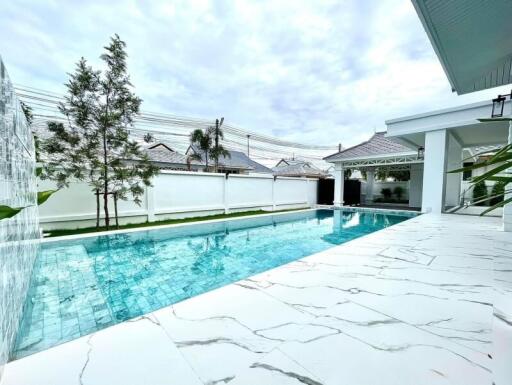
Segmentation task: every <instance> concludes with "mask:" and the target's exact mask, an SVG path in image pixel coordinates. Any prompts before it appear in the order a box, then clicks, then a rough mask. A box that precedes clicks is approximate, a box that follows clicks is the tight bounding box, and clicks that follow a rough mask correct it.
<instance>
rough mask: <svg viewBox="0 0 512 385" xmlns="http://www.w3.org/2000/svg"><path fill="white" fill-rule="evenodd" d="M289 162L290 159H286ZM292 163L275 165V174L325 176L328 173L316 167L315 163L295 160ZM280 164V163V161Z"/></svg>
mask: <svg viewBox="0 0 512 385" xmlns="http://www.w3.org/2000/svg"><path fill="white" fill-rule="evenodd" d="M286 162H288V160H286ZM291 163H292V164H288V165H284V166H278V167H274V168H273V171H274V175H277V176H309V177H318V178H321V177H325V176H327V175H328V173H326V172H325V171H323V170H320V169H319V168H318V167H315V166H314V165H313V164H311V163H309V162H306V161H299V160H293V161H291ZM278 164H279V163H278Z"/></svg>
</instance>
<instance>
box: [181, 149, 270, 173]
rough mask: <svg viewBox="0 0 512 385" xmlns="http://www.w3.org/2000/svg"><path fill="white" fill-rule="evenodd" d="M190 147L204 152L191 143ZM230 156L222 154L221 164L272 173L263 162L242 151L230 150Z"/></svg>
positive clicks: (227, 166) (226, 166)
mask: <svg viewBox="0 0 512 385" xmlns="http://www.w3.org/2000/svg"><path fill="white" fill-rule="evenodd" d="M190 148H191V149H192V151H194V153H196V154H202V153H203V151H202V150H201V149H199V148H197V146H195V145H191V146H190ZM229 154H230V155H231V156H230V157H227V156H222V157H220V158H219V166H221V167H225V168H241V169H246V170H250V171H251V172H257V173H268V174H271V173H272V170H271V169H269V168H268V167H265V166H263V165H262V164H260V163H258V162H256V161H254V160H252V159H251V158H249V157H248V156H247V155H246V154H245V153H244V152H242V151H233V150H229Z"/></svg>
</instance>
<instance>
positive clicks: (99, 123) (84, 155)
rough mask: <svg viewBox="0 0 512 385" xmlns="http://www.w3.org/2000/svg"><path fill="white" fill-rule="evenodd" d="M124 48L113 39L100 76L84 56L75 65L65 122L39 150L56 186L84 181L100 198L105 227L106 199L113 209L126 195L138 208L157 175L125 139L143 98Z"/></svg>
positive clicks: (107, 217) (50, 126) (107, 223)
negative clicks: (136, 89) (135, 86)
mask: <svg viewBox="0 0 512 385" xmlns="http://www.w3.org/2000/svg"><path fill="white" fill-rule="evenodd" d="M125 47H126V44H125V43H124V42H123V41H122V40H121V39H120V38H119V36H118V35H115V36H114V37H113V38H111V41H110V44H109V45H108V46H106V47H104V48H105V51H106V52H105V53H104V54H103V55H101V57H100V58H101V59H102V60H103V61H104V63H105V66H106V69H105V70H104V72H103V73H102V72H101V71H95V70H93V69H92V68H91V67H90V66H89V65H87V62H86V60H85V59H84V58H82V59H81V60H80V61H79V62H78V64H77V68H76V69H75V73H74V74H71V75H70V80H69V82H68V83H67V84H66V87H67V89H68V92H67V95H66V97H65V102H64V103H61V104H60V106H59V109H60V111H61V113H63V114H64V115H65V116H66V118H67V124H66V125H64V124H63V123H58V122H50V123H48V131H49V132H50V133H51V136H50V137H49V138H48V139H46V140H45V141H44V146H43V148H44V151H45V152H46V154H47V156H46V159H47V161H46V164H45V172H44V176H45V177H47V178H50V179H53V180H55V181H56V182H57V184H58V185H68V184H69V181H70V179H71V178H74V179H78V180H82V181H86V182H87V183H88V184H89V185H90V186H91V187H92V190H93V191H94V192H95V193H96V194H98V198H99V195H100V194H101V195H102V196H103V211H104V216H105V227H106V228H107V229H108V228H109V226H110V213H109V206H108V202H109V199H108V198H109V195H112V196H113V197H114V203H115V205H117V199H128V195H131V197H132V198H133V200H134V201H135V202H136V203H138V204H140V196H141V195H142V194H143V193H144V186H149V185H150V184H151V178H152V177H153V176H154V175H156V173H157V172H158V169H157V168H156V167H154V166H153V165H152V164H151V163H150V162H149V159H148V157H147V155H146V154H143V153H142V151H141V150H140V148H139V145H138V143H137V142H136V141H134V140H132V139H130V136H129V129H130V127H132V126H133V121H134V118H135V116H137V114H138V113H139V108H140V104H141V99H140V98H138V97H137V96H136V95H135V94H134V93H133V92H132V84H131V83H130V77H129V75H128V73H127V65H126V58H127V55H126V52H125ZM97 202H98V204H99V200H97ZM97 215H98V217H99V210H97ZM116 222H117V218H116ZM97 224H99V218H97Z"/></svg>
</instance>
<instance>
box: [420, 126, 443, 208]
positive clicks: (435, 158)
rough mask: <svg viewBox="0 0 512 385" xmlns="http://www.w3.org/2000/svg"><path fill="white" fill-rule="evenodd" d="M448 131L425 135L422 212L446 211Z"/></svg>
mask: <svg viewBox="0 0 512 385" xmlns="http://www.w3.org/2000/svg"><path fill="white" fill-rule="evenodd" d="M447 142H448V141H447V132H446V130H437V131H428V132H426V133H425V160H424V163H423V191H422V198H421V201H422V202H421V210H422V211H423V212H432V213H436V214H440V213H442V212H443V210H444V192H445V183H446V152H447Z"/></svg>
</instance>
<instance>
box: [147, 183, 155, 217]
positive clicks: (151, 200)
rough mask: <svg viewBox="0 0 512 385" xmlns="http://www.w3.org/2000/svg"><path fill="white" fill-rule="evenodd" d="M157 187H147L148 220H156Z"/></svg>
mask: <svg viewBox="0 0 512 385" xmlns="http://www.w3.org/2000/svg"><path fill="white" fill-rule="evenodd" d="M154 191H155V189H154V188H153V186H147V187H146V213H147V216H148V222H153V221H154V220H155V196H154V194H155V193H154Z"/></svg>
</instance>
